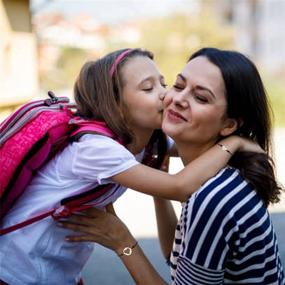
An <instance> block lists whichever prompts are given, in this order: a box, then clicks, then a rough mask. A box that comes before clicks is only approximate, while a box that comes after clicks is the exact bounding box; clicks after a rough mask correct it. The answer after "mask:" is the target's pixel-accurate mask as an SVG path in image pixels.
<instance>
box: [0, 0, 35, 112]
mask: <svg viewBox="0 0 285 285" xmlns="http://www.w3.org/2000/svg"><path fill="white" fill-rule="evenodd" d="M0 90H1V92H0V108H3V107H8V106H14V105H18V104H21V103H23V102H25V101H27V100H29V99H31V98H33V97H34V96H35V94H36V92H37V91H38V67H37V44H36V37H35V35H34V34H33V32H32V25H31V14H30V9H29V0H0Z"/></svg>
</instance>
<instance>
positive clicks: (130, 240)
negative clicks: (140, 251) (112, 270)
mask: <svg viewBox="0 0 285 285" xmlns="http://www.w3.org/2000/svg"><path fill="white" fill-rule="evenodd" d="M137 245H138V242H137V240H136V239H135V238H134V237H133V236H132V235H131V234H130V233H129V236H126V237H125V238H124V239H123V240H120V242H118V246H117V247H116V248H115V249H114V251H115V252H116V253H117V255H118V256H120V257H123V256H129V255H131V254H132V253H133V250H135V248H136V247H137Z"/></svg>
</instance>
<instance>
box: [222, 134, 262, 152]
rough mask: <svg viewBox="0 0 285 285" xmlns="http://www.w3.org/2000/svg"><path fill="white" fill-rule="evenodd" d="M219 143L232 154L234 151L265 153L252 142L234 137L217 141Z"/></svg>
mask: <svg viewBox="0 0 285 285" xmlns="http://www.w3.org/2000/svg"><path fill="white" fill-rule="evenodd" d="M219 143H220V144H222V145H225V146H227V147H228V149H229V150H230V151H231V152H232V153H234V152H236V151H248V152H257V153H265V151H264V150H263V149H262V148H261V147H260V146H259V145H258V144H257V143H256V142H254V141H253V140H250V139H246V138H243V137H239V136H236V135H232V136H229V137H227V138H224V139H222V140H221V141H219Z"/></svg>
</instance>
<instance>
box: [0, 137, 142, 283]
mask: <svg viewBox="0 0 285 285" xmlns="http://www.w3.org/2000/svg"><path fill="white" fill-rule="evenodd" d="M142 156H143V153H140V154H139V155H137V156H136V157H135V156H134V155H133V154H131V153H130V152H129V151H128V150H127V149H126V148H125V147H124V146H122V145H120V144H119V143H117V142H116V141H114V140H113V139H111V138H108V137H106V136H101V135H94V134H92V135H91V134H87V135H84V136H83V137H82V138H81V139H80V141H79V142H74V143H72V144H70V145H68V146H67V147H66V148H65V149H64V150H63V151H62V152H61V153H59V154H57V156H56V157H55V158H54V159H52V160H51V161H50V162H49V163H48V164H47V165H45V166H44V167H43V168H42V169H41V170H40V171H39V172H38V174H37V176H36V177H35V178H34V179H33V180H32V182H31V184H30V185H29V186H28V187H27V189H26V190H25V192H24V194H23V195H22V196H21V198H20V199H19V200H18V201H17V203H16V204H15V206H14V207H13V208H12V209H11V210H10V211H9V213H8V214H7V215H6V216H5V218H4V220H3V222H2V223H1V227H2V228H6V227H9V226H11V225H14V224H16V223H19V222H22V221H23V220H26V219H28V218H31V217H33V216H35V215H38V214H40V213H42V212H44V211H47V210H50V209H52V208H54V207H55V206H57V205H59V202H60V201H61V200H62V199H64V198H67V197H70V196H73V195H76V194H79V193H82V192H85V191H88V190H90V189H92V188H94V187H96V186H97V185H99V184H107V183H114V182H112V180H110V177H112V176H114V175H116V174H119V173H121V172H123V171H125V170H127V169H129V168H131V167H133V166H135V165H137V164H138V163H139V162H138V161H141V159H142ZM125 191H126V188H125V187H123V186H121V185H118V184H115V183H114V187H113V188H112V189H111V190H110V191H109V192H108V193H106V194H105V195H103V196H102V197H100V199H98V201H97V202H98V204H97V206H98V207H103V206H105V205H106V204H108V203H111V202H114V201H115V200H116V199H117V198H118V197H120V196H121V195H122V194H123V193H124V192H125ZM110 193H112V195H110ZM71 233H72V234H74V232H70V231H69V230H67V229H62V228H60V227H58V226H57V225H56V222H54V220H53V219H52V218H51V217H48V218H45V219H43V220H41V221H39V222H36V223H34V224H32V225H29V226H27V227H24V228H21V229H19V230H16V231H14V232H12V233H9V234H7V235H4V236H2V237H0V280H2V281H5V282H6V283H8V284H13V285H26V284H29V285H31V284H35V285H44V284H46V285H58V284H64V285H74V284H77V282H79V280H80V277H81V275H80V272H81V270H82V268H83V266H84V264H85V263H86V261H87V259H88V258H89V256H90V255H91V253H92V250H93V246H94V245H93V243H88V242H85V243H68V242H66V241H65V240H64V238H65V236H67V235H70V234H71Z"/></svg>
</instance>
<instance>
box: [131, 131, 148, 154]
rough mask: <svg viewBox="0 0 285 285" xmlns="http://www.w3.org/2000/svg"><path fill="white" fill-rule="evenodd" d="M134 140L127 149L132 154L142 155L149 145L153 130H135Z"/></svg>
mask: <svg viewBox="0 0 285 285" xmlns="http://www.w3.org/2000/svg"><path fill="white" fill-rule="evenodd" d="M133 132H134V140H133V141H132V142H131V143H130V144H128V145H127V149H128V150H129V151H130V152H131V153H132V154H138V153H140V152H141V151H142V150H143V149H144V148H145V147H146V145H147V144H148V142H149V140H150V138H151V136H152V134H153V130H134V131H133Z"/></svg>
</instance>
